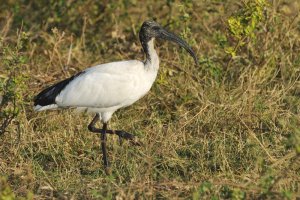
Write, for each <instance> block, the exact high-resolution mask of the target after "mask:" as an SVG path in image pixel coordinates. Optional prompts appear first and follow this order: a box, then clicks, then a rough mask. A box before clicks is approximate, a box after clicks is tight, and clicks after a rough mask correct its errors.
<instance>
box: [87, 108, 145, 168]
mask: <svg viewBox="0 0 300 200" xmlns="http://www.w3.org/2000/svg"><path fill="white" fill-rule="evenodd" d="M99 119H100V118H99V114H96V116H95V117H94V119H93V120H92V121H91V123H90V124H89V125H88V129H89V131H91V132H93V133H101V149H102V154H103V164H104V167H105V172H106V174H110V169H109V162H108V158H107V150H106V134H107V133H108V134H116V135H118V136H119V138H120V139H121V138H124V139H126V140H129V141H130V143H131V144H133V145H138V146H141V143H139V142H138V141H136V140H135V137H134V136H133V135H132V134H130V133H127V132H125V131H121V130H107V123H103V127H102V129H100V128H96V127H95V124H96V122H97V121H98V120H99Z"/></svg>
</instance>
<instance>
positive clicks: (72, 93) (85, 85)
mask: <svg viewBox="0 0 300 200" xmlns="http://www.w3.org/2000/svg"><path fill="white" fill-rule="evenodd" d="M139 39H140V43H141V46H142V49H143V52H144V54H145V59H144V60H143V61H140V60H126V61H116V62H110V63H106V64H100V65H96V66H92V67H90V68H87V69H85V70H83V71H81V72H79V73H77V74H75V75H73V76H71V77H69V78H67V79H65V80H62V81H60V82H58V83H56V84H54V85H52V86H50V87H48V88H46V89H44V90H42V91H41V92H40V93H39V94H38V95H37V96H36V97H35V98H34V110H35V111H43V110H54V109H60V108H77V109H78V110H84V111H87V112H90V113H94V114H95V116H94V118H93V119H92V121H91V122H90V124H89V125H88V130H89V131H90V132H93V133H99V134H100V140H101V149H102V154H103V157H102V160H103V165H104V169H105V172H106V173H107V174H109V173H110V171H111V170H110V163H109V161H108V156H107V149H106V140H107V139H106V135H107V134H116V135H118V136H119V137H120V138H124V139H127V140H129V141H131V142H132V143H133V144H135V145H140V143H139V142H137V141H136V140H135V137H134V135H133V134H131V133H128V132H126V131H123V130H109V129H108V128H107V127H108V122H109V120H110V119H111V117H112V115H113V113H114V112H115V111H116V110H118V109H120V108H124V107H127V106H130V105H132V104H133V103H135V102H136V101H137V100H139V99H141V98H142V97H143V96H145V95H146V94H147V93H148V92H149V90H150V88H151V86H152V85H153V83H154V81H155V79H156V76H157V73H158V69H159V57H158V54H157V52H156V50H155V48H154V41H155V39H161V40H167V41H171V42H174V43H177V44H178V45H179V46H181V47H182V48H184V49H185V50H186V51H187V52H188V53H189V54H190V55H191V56H192V58H193V59H194V62H195V64H196V65H197V66H198V65H199V64H198V58H197V56H196V54H195V52H194V51H193V49H192V48H191V47H190V46H189V45H188V43H187V42H186V41H184V40H183V39H181V38H180V37H179V36H177V35H176V34H174V33H172V32H170V31H168V30H167V29H166V28H164V27H163V26H161V25H160V24H158V23H157V22H155V21H153V20H147V21H144V22H143V24H142V26H141V29H140V32H139ZM98 121H101V122H102V124H103V126H102V128H96V126H95V125H96V122H98Z"/></svg>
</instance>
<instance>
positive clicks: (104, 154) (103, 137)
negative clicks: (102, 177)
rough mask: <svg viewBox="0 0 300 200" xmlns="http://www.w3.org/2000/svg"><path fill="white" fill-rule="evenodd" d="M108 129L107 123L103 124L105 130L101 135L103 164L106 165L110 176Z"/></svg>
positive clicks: (106, 170)
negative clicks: (107, 142)
mask: <svg viewBox="0 0 300 200" xmlns="http://www.w3.org/2000/svg"><path fill="white" fill-rule="evenodd" d="M106 129H107V123H103V128H102V133H101V148H102V154H103V164H104V168H105V172H106V174H110V172H109V163H108V159H107V151H106Z"/></svg>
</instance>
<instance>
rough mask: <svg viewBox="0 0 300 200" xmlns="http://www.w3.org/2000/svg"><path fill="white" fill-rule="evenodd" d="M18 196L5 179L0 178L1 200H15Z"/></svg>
mask: <svg viewBox="0 0 300 200" xmlns="http://www.w3.org/2000/svg"><path fill="white" fill-rule="evenodd" d="M15 198H16V196H15V194H14V192H13V191H12V189H11V188H10V186H9V184H8V183H7V180H6V178H5V177H1V176H0V200H13V199H15Z"/></svg>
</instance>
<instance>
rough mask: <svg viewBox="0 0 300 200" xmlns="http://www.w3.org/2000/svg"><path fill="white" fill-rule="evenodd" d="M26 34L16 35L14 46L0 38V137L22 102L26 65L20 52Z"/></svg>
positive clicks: (18, 110)
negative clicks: (23, 69) (24, 68)
mask: <svg viewBox="0 0 300 200" xmlns="http://www.w3.org/2000/svg"><path fill="white" fill-rule="evenodd" d="M26 39H27V34H26V33H25V32H22V33H20V34H19V35H18V39H17V43H16V44H15V46H14V47H13V46H10V45H6V44H5V42H4V41H3V39H1V38H0V60H2V62H1V64H0V66H1V65H2V66H1V69H3V71H2V72H3V73H1V75H0V123H1V124H0V135H1V134H3V133H4V132H5V131H6V129H7V127H8V126H9V125H10V124H11V122H12V120H13V119H15V118H16V117H17V116H18V114H19V112H20V107H21V104H22V102H23V95H22V93H23V92H22V91H24V89H25V87H26V86H25V83H24V81H25V75H24V73H22V68H23V67H24V64H25V63H26V57H25V56H23V55H22V53H21V51H22V49H23V47H24V42H25V41H26Z"/></svg>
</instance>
